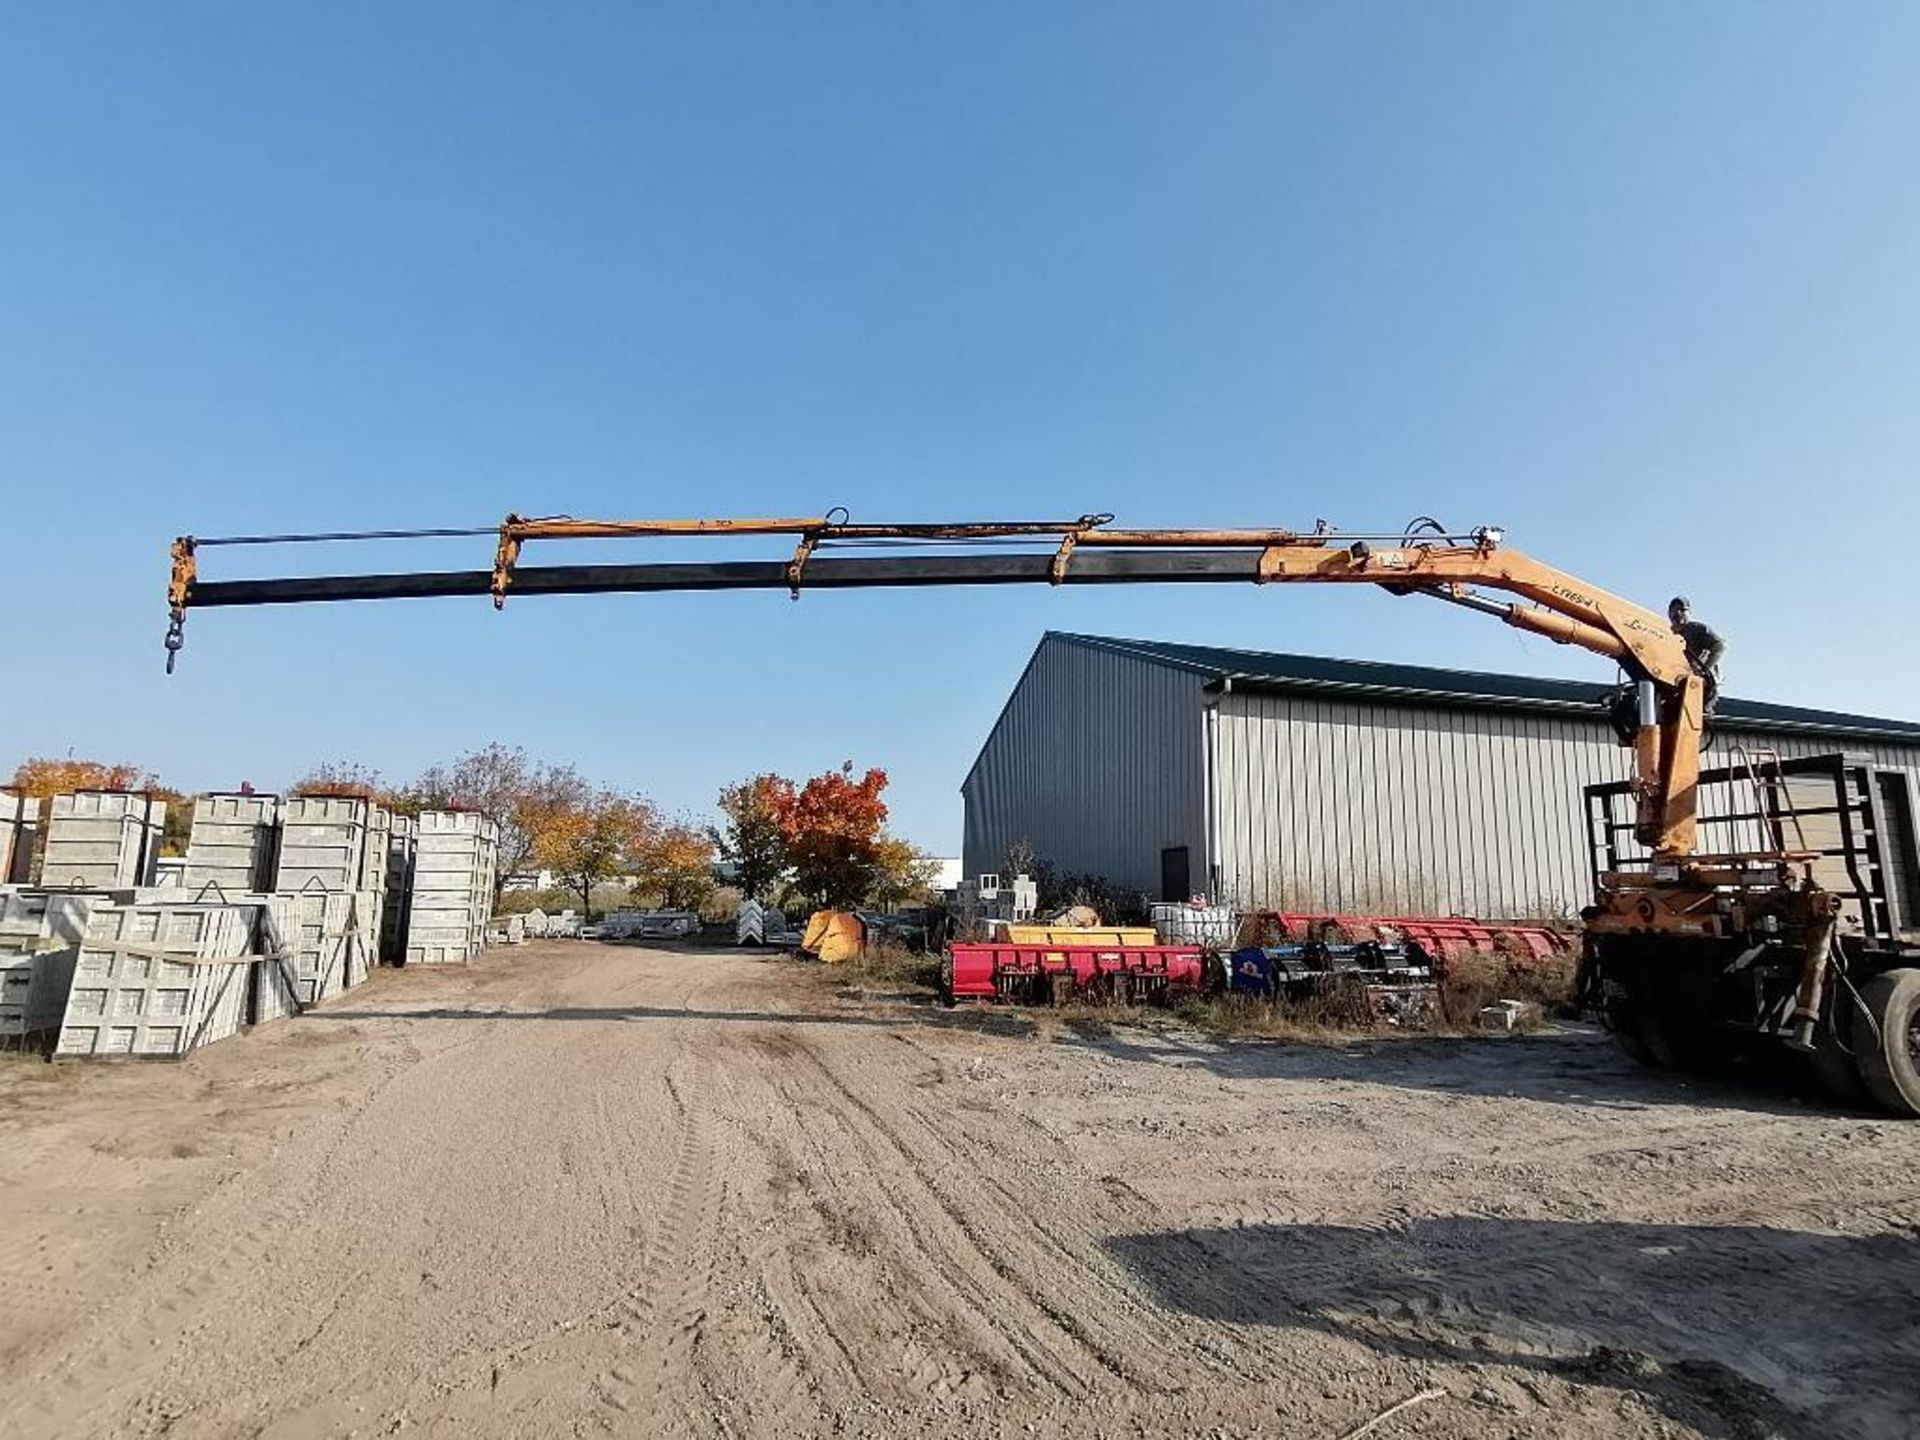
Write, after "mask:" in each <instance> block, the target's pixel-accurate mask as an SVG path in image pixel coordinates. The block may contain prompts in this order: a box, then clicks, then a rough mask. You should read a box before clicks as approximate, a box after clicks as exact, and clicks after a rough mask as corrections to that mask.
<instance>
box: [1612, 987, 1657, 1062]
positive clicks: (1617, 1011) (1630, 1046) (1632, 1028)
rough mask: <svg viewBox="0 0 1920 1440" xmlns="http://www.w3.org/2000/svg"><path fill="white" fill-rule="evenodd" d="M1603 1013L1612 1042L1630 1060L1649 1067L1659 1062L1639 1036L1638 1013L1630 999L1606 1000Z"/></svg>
mask: <svg viewBox="0 0 1920 1440" xmlns="http://www.w3.org/2000/svg"><path fill="white" fill-rule="evenodd" d="M1605 1015H1606V1022H1607V1029H1608V1030H1610V1031H1611V1032H1612V1033H1613V1043H1614V1044H1616V1045H1618V1046H1619V1047H1620V1049H1621V1050H1622V1051H1623V1052H1625V1054H1626V1055H1627V1057H1628V1058H1629V1059H1630V1060H1632V1061H1633V1062H1634V1063H1635V1064H1638V1065H1645V1066H1646V1067H1647V1068H1649V1069H1653V1068H1655V1067H1656V1066H1658V1065H1659V1063H1660V1062H1659V1061H1658V1060H1655V1059H1654V1058H1653V1052H1652V1051H1651V1050H1649V1049H1648V1048H1647V1042H1646V1041H1645V1040H1644V1039H1642V1038H1641V1036H1640V1014H1639V1011H1638V1010H1636V1009H1635V1008H1634V1004H1633V1002H1632V1001H1631V1000H1625V999H1610V1000H1608V1001H1607V1003H1606V1010H1605Z"/></svg>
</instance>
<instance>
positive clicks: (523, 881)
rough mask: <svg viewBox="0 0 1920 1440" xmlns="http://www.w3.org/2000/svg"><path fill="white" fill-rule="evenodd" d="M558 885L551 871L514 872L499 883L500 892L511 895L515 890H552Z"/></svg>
mask: <svg viewBox="0 0 1920 1440" xmlns="http://www.w3.org/2000/svg"><path fill="white" fill-rule="evenodd" d="M559 884H560V882H559V880H558V879H557V878H556V877H555V876H554V873H553V872H552V871H551V870H516V871H514V872H513V874H511V875H509V876H507V877H506V879H504V880H502V881H501V882H500V892H501V894H503V895H511V894H513V893H514V892H515V891H516V890H553V889H556V888H557V887H558V886H559Z"/></svg>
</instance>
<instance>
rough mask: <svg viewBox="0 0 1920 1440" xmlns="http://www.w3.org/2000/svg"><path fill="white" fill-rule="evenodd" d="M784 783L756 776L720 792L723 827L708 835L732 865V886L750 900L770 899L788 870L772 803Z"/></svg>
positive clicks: (774, 778) (778, 821) (772, 778)
mask: <svg viewBox="0 0 1920 1440" xmlns="http://www.w3.org/2000/svg"><path fill="white" fill-rule="evenodd" d="M785 783H786V782H785V781H783V780H782V779H781V778H780V777H779V776H778V775H755V776H753V777H752V778H751V779H747V780H742V781H741V782H740V783H739V784H737V785H729V786H727V787H726V788H725V789H723V790H722V791H721V792H720V813H721V814H722V815H724V816H725V817H726V823H725V825H724V826H723V827H722V828H720V829H717V830H711V831H709V832H708V833H709V834H710V836H711V837H712V839H713V843H714V845H715V847H716V848H717V849H718V850H719V852H720V854H721V856H722V857H723V858H724V859H727V860H730V861H732V862H733V868H734V884H735V885H737V886H738V887H739V889H740V891H741V893H742V894H744V895H746V896H747V897H748V898H749V899H752V900H761V901H765V900H770V899H772V898H773V890H774V887H775V886H776V885H778V884H779V883H780V877H781V876H782V875H784V874H785V873H786V870H787V844H786V840H785V838H784V837H783V836H782V835H781V833H780V818H779V816H778V814H776V813H775V800H776V798H777V796H778V794H779V792H780V787H781V786H782V785H784V784H785Z"/></svg>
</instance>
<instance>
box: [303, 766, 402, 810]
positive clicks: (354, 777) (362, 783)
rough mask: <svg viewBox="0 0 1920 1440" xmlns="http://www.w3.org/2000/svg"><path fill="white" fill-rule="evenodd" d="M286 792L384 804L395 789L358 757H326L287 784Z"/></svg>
mask: <svg viewBox="0 0 1920 1440" xmlns="http://www.w3.org/2000/svg"><path fill="white" fill-rule="evenodd" d="M287 793H288V794H290V795H313V796H324V797H331V798H338V799H346V800H377V801H380V802H381V803H385V801H386V799H387V797H388V796H390V795H391V794H392V793H393V792H392V790H391V789H390V788H389V786H388V785H387V782H386V780H385V779H384V778H383V777H382V776H381V774H380V772H379V771H378V770H376V769H374V768H373V767H372V766H371V765H362V764H361V763H360V762H359V761H357V760H326V761H322V762H321V763H320V764H318V765H314V766H310V767H309V768H308V770H307V772H306V773H305V774H304V775H302V776H301V777H300V778H299V779H298V780H296V781H294V782H293V784H292V785H290V786H289V787H287Z"/></svg>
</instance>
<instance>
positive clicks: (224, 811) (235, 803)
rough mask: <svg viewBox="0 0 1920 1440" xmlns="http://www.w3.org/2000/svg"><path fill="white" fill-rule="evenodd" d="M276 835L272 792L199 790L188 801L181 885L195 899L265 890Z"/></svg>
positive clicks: (277, 819)
mask: <svg viewBox="0 0 1920 1440" xmlns="http://www.w3.org/2000/svg"><path fill="white" fill-rule="evenodd" d="M279 838H280V797H279V796H278V795H202V796H201V797H200V798H199V799H197V800H195V801H194V802H193V829H192V831H191V832H190V833H189V835H188V837H187V873H186V878H185V880H184V882H183V886H182V888H183V889H185V891H186V892H187V894H188V896H189V897H190V898H192V899H196V900H211V899H233V898H235V897H237V896H240V895H247V894H257V893H259V892H261V891H265V890H271V889H272V888H273V883H274V869H275V862H276V860H277V852H278V849H279Z"/></svg>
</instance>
